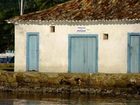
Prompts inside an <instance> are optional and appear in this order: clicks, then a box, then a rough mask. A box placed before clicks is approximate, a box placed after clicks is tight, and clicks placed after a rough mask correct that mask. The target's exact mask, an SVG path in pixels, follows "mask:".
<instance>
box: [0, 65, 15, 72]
mask: <svg viewBox="0 0 140 105" xmlns="http://www.w3.org/2000/svg"><path fill="white" fill-rule="evenodd" d="M0 71H14V63H10V64H8V63H0Z"/></svg>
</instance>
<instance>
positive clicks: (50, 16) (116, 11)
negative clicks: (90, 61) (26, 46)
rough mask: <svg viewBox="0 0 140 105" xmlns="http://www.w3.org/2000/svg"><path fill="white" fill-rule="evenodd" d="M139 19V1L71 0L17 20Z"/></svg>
mask: <svg viewBox="0 0 140 105" xmlns="http://www.w3.org/2000/svg"><path fill="white" fill-rule="evenodd" d="M102 19H107V20H108V19H109V20H113V19H140V0H71V1H68V2H66V3H62V4H59V5H57V6H54V7H51V8H49V9H45V10H42V11H37V12H33V13H29V14H25V15H23V16H18V17H15V18H13V19H12V21H18V20H23V21H24V20H102Z"/></svg>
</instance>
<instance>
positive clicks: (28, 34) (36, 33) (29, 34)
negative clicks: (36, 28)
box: [26, 32, 39, 71]
mask: <svg viewBox="0 0 140 105" xmlns="http://www.w3.org/2000/svg"><path fill="white" fill-rule="evenodd" d="M31 35H36V36H37V38H38V43H37V47H38V50H39V32H27V33H26V71H28V70H29V65H28V64H29V54H28V51H29V36H31ZM37 61H38V62H37V71H39V51H38V56H37Z"/></svg>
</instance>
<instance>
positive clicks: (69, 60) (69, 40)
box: [68, 34, 98, 73]
mask: <svg viewBox="0 0 140 105" xmlns="http://www.w3.org/2000/svg"><path fill="white" fill-rule="evenodd" d="M72 38H96V44H97V45H96V49H97V51H96V67H95V68H96V70H95V72H96V73H97V72H98V34H69V35H68V72H69V73H70V72H71V39H72Z"/></svg>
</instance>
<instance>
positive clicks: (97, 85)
mask: <svg viewBox="0 0 140 105" xmlns="http://www.w3.org/2000/svg"><path fill="white" fill-rule="evenodd" d="M0 91H1V92H21V93H32V92H33V93H38V92H39V93H43V94H47V93H60V94H77V93H78V94H93V95H111V96H137V97H140V74H71V73H59V74H57V73H38V72H25V73H21V72H20V73H13V72H0Z"/></svg>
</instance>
